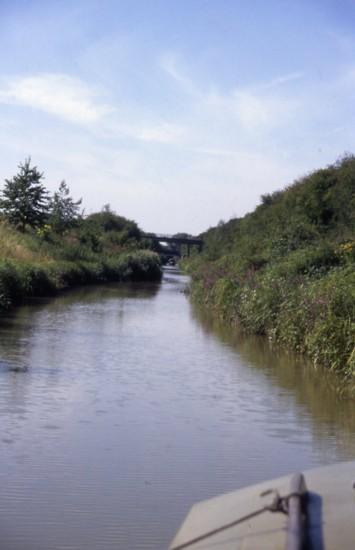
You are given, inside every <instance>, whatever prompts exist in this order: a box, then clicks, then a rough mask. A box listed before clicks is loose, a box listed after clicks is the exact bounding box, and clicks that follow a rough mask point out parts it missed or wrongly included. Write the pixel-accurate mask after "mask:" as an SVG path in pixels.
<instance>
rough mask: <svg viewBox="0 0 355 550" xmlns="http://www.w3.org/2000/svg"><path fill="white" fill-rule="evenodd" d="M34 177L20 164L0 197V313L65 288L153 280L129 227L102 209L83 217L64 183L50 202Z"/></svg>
mask: <svg viewBox="0 0 355 550" xmlns="http://www.w3.org/2000/svg"><path fill="white" fill-rule="evenodd" d="M42 179H43V174H41V173H40V172H39V171H38V170H37V168H36V167H31V166H30V161H29V160H28V161H26V162H25V163H24V164H21V165H20V166H19V172H18V174H17V175H16V176H15V177H14V178H12V179H11V180H6V182H5V186H4V189H3V191H2V193H1V195H0V213H1V215H0V311H1V310H4V309H7V308H9V307H11V306H12V305H14V304H17V303H20V302H21V301H23V300H24V299H25V298H27V297H31V296H41V295H48V294H51V293H54V292H55V291H57V290H59V289H63V288H66V287H69V286H73V285H78V284H86V283H96V282H105V281H135V280H158V279H159V278H160V277H161V267H160V260H159V256H158V255H157V254H156V253H154V252H152V251H151V250H148V249H147V247H148V243H147V242H146V241H144V239H143V238H142V232H141V231H140V229H139V227H138V226H137V224H136V223H135V222H133V221H130V220H127V219H126V218H124V217H122V216H118V215H117V214H116V213H115V212H113V211H112V210H111V209H110V207H109V206H108V205H106V206H105V207H104V208H103V209H102V211H101V212H97V213H94V214H91V215H89V216H86V217H85V216H84V215H83V213H82V212H80V204H81V200H78V201H74V200H73V199H72V198H71V196H70V191H69V188H68V186H67V185H66V184H65V182H62V183H61V184H60V186H59V189H58V191H57V192H55V193H54V195H53V196H52V197H51V196H50V195H49V193H48V191H47V190H46V189H45V187H44V186H43V184H42Z"/></svg>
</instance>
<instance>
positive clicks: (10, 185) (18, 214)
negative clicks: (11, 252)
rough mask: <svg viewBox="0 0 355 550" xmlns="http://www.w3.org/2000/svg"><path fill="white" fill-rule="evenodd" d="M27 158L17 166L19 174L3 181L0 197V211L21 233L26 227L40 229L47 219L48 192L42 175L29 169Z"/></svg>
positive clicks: (35, 168) (34, 168) (29, 160)
mask: <svg viewBox="0 0 355 550" xmlns="http://www.w3.org/2000/svg"><path fill="white" fill-rule="evenodd" d="M30 164H31V159H30V158H28V159H26V160H25V162H24V163H23V164H20V165H19V172H18V174H16V176H14V177H13V178H12V179H10V180H5V186H4V189H3V190H2V192H1V195H0V210H1V212H2V213H3V215H4V216H5V218H6V219H8V220H9V222H10V223H12V224H14V225H16V226H17V227H18V228H19V229H20V230H21V231H25V228H26V226H27V225H28V226H30V227H40V226H41V225H43V224H44V223H45V221H46V219H47V217H48V191H47V190H46V188H45V187H44V185H43V184H42V180H43V173H41V172H39V171H38V169H37V167H36V166H33V167H31V166H30Z"/></svg>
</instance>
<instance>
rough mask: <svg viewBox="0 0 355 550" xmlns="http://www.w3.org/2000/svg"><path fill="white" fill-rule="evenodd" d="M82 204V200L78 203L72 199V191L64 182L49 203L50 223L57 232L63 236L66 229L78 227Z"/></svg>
mask: <svg viewBox="0 0 355 550" xmlns="http://www.w3.org/2000/svg"><path fill="white" fill-rule="evenodd" d="M81 203H82V199H79V200H77V201H74V200H73V199H72V197H71V196H70V189H69V187H68V185H67V184H66V183H65V181H64V180H63V181H62V182H61V183H60V185H59V189H58V191H56V192H55V193H54V195H53V197H51V199H50V203H49V219H48V223H49V225H50V226H51V227H52V228H53V230H54V231H55V232H57V233H60V234H62V233H64V231H65V230H66V229H70V228H71V227H75V225H77V223H78V220H79V218H80V205H81Z"/></svg>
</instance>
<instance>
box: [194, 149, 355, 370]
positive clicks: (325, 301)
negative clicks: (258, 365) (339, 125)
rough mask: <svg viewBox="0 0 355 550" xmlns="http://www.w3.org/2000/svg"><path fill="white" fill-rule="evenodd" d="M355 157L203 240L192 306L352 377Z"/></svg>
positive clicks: (221, 226)
mask: <svg viewBox="0 0 355 550" xmlns="http://www.w3.org/2000/svg"><path fill="white" fill-rule="evenodd" d="M354 229H355V157H353V156H346V157H344V158H343V159H341V160H340V161H338V162H336V163H335V164H334V165H332V166H329V167H327V168H325V169H322V170H318V171H316V172H314V173H312V174H310V175H308V176H306V177H304V178H303V179H301V180H299V181H296V182H295V183H294V184H293V185H290V186H289V187H287V188H286V189H285V190H283V191H278V192H275V193H272V194H270V195H265V196H263V197H262V202H261V204H260V205H259V206H258V207H257V208H256V209H255V211H254V212H252V213H250V214H247V215H246V216H245V217H243V218H241V219H232V220H230V221H229V222H227V223H220V224H219V226H218V227H215V228H212V229H210V230H208V231H207V232H206V233H205V234H203V235H202V237H203V239H204V241H205V248H204V252H203V254H202V255H200V256H197V257H195V258H194V259H193V260H191V261H190V262H189V265H188V268H189V270H190V271H191V274H192V276H193V285H192V294H193V297H194V299H195V300H197V301H200V302H203V303H205V304H207V305H208V306H210V307H211V308H213V309H214V310H215V311H216V312H217V313H218V314H219V315H220V316H222V317H223V318H225V319H227V320H228V321H230V322H237V323H238V324H239V325H240V326H241V327H243V328H244V329H245V330H246V331H249V332H253V333H256V334H263V335H266V336H267V337H268V338H269V339H270V341H271V342H277V343H280V344H283V345H286V346H288V347H290V348H293V349H294V350H296V351H298V352H301V353H305V354H307V355H308V356H310V357H311V358H312V360H313V361H314V363H315V364H322V365H325V366H327V367H330V368H332V369H334V370H337V371H341V372H342V373H345V374H348V375H349V376H354V375H355V350H354V343H355V271H354V265H355V264H354V262H355V231H354Z"/></svg>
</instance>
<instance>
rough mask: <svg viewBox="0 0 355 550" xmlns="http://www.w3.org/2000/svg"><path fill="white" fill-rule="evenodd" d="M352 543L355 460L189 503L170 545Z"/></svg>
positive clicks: (337, 546)
mask: <svg viewBox="0 0 355 550" xmlns="http://www.w3.org/2000/svg"><path fill="white" fill-rule="evenodd" d="M185 548H191V549H192V550H202V549H203V550H276V549H277V550H279V549H280V550H281V549H286V550H347V549H349V550H350V549H354V548H355V461H354V462H345V463H342V464H335V465H333V466H325V467H323V468H316V469H314V470H308V471H306V472H305V473H304V474H301V473H298V474H293V475H290V476H285V477H281V478H279V479H274V480H272V481H267V482H263V483H260V484H258V485H253V486H250V487H246V488H244V489H240V490H238V491H234V492H232V493H228V494H225V495H221V496H219V497H216V498H212V499H210V500H206V501H203V502H200V503H198V504H195V505H194V506H193V507H192V509H191V511H190V513H189V514H188V516H187V518H186V520H185V521H184V523H183V524H182V526H181V528H180V530H179V531H178V533H177V535H176V537H175V538H174V540H173V542H172V544H171V546H170V550H182V549H185Z"/></svg>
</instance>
